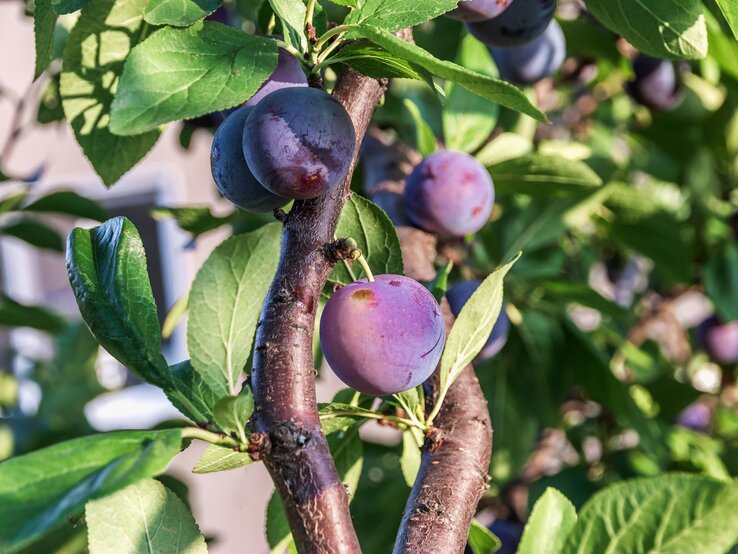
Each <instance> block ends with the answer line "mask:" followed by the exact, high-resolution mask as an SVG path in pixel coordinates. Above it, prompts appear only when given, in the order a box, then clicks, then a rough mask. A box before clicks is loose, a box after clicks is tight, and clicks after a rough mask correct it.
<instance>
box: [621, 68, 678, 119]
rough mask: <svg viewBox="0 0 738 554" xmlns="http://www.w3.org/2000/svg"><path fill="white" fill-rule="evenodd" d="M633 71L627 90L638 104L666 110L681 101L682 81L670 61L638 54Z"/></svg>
mask: <svg viewBox="0 0 738 554" xmlns="http://www.w3.org/2000/svg"><path fill="white" fill-rule="evenodd" d="M633 72H634V73H635V79H633V80H632V81H630V82H629V83H628V85H627V90H628V93H629V94H630V96H631V97H632V98H633V99H634V100H635V101H636V102H638V103H639V104H643V105H644V106H646V107H648V108H652V109H656V110H664V111H668V110H671V109H673V108H675V107H676V106H677V104H679V102H680V101H681V99H682V92H683V91H682V83H681V80H680V78H679V74H678V72H677V71H676V69H675V68H674V64H673V63H672V62H670V61H667V60H659V59H657V58H652V57H650V56H646V55H644V54H640V55H638V56H637V57H636V58H635V59H634V60H633Z"/></svg>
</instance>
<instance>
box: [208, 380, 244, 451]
mask: <svg viewBox="0 0 738 554" xmlns="http://www.w3.org/2000/svg"><path fill="white" fill-rule="evenodd" d="M253 413H254V395H253V394H252V393H251V389H250V388H249V386H248V385H244V387H243V389H242V390H241V394H239V395H238V396H226V397H225V398H221V399H220V400H218V403H217V404H216V405H215V410H214V411H213V415H214V416H215V423H216V424H217V425H218V427H219V428H220V430H221V431H223V432H224V433H228V434H231V433H233V434H235V435H236V436H237V437H238V438H239V439H240V440H241V442H243V443H245V442H246V441H247V440H248V438H247V437H248V430H247V429H246V424H247V423H248V421H249V418H250V417H251V414H253Z"/></svg>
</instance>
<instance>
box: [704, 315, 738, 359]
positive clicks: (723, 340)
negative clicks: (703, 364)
mask: <svg viewBox="0 0 738 554" xmlns="http://www.w3.org/2000/svg"><path fill="white" fill-rule="evenodd" d="M697 334H698V337H699V340H700V343H701V345H702V348H703V349H704V350H705V352H707V354H708V355H709V356H710V357H711V358H712V359H713V360H715V361H716V362H718V363H720V364H733V363H735V362H736V361H738V321H730V322H727V323H723V322H722V321H721V320H720V319H719V318H718V317H717V316H712V317H709V318H707V319H706V320H705V321H703V322H702V323H700V326H699V327H698V329H697Z"/></svg>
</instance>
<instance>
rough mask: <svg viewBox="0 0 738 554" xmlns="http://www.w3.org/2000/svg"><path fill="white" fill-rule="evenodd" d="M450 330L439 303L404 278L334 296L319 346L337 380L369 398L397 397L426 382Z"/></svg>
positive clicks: (383, 278)
mask: <svg viewBox="0 0 738 554" xmlns="http://www.w3.org/2000/svg"><path fill="white" fill-rule="evenodd" d="M445 338H446V328H445V326H444V321H443V316H442V315H441V309H440V307H439V306H438V303H437V302H436V300H435V299H434V298H433V295H432V294H431V293H430V292H429V291H428V290H427V289H426V288H425V287H423V286H422V285H421V284H420V283H418V282H417V281H415V280H413V279H410V278H409V277H404V276H402V275H378V276H377V277H376V279H375V280H374V281H371V282H369V281H367V280H365V279H361V280H359V281H356V282H355V283H351V284H350V285H347V286H345V287H343V288H342V289H340V290H338V291H337V292H335V293H334V294H333V295H332V296H331V298H330V300H328V303H327V304H326V306H325V310H324V311H323V316H322V318H321V320H320V345H321V347H322V348H323V354H324V355H325V359H326V361H327V362H328V365H330V366H331V368H332V369H333V371H334V372H335V373H336V375H337V376H338V377H339V378H340V379H341V381H343V382H344V383H346V384H347V385H348V386H350V387H352V388H354V389H356V390H358V391H361V392H363V393H366V394H374V395H384V394H393V393H397V392H400V391H404V390H407V389H410V388H412V387H415V386H417V385H419V384H420V383H422V382H423V381H425V380H426V379H428V377H430V375H431V374H432V373H433V370H435V368H436V366H437V365H438V362H439V360H440V359H441V352H442V351H443V345H444V341H445Z"/></svg>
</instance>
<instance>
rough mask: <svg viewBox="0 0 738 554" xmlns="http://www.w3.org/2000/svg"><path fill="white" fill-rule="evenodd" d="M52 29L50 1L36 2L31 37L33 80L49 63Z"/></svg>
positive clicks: (54, 21) (54, 17)
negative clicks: (34, 60)
mask: <svg viewBox="0 0 738 554" xmlns="http://www.w3.org/2000/svg"><path fill="white" fill-rule="evenodd" d="M54 29H56V14H55V13H54V11H53V10H52V9H51V0H36V1H35V2H34V5H33V36H34V39H35V43H36V65H35V68H34V70H33V78H34V79H38V76H39V75H41V74H42V73H43V72H44V71H46V68H47V67H49V64H50V63H51V54H52V52H53V50H54Z"/></svg>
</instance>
